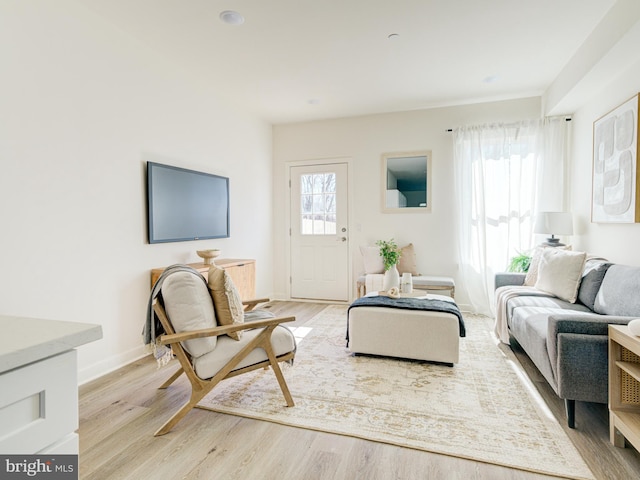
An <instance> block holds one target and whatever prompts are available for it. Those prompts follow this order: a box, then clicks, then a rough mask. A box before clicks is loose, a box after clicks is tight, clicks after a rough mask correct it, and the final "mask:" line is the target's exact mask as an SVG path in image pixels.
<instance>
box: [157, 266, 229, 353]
mask: <svg viewBox="0 0 640 480" xmlns="http://www.w3.org/2000/svg"><path fill="white" fill-rule="evenodd" d="M162 298H163V299H164V304H165V309H166V311H167V315H168V316H169V319H170V320H171V324H172V325H173V329H174V330H175V331H176V333H182V332H190V331H193V330H201V329H204V328H213V327H215V326H216V317H215V313H214V309H213V302H212V300H211V296H210V295H209V291H208V290H207V285H206V284H205V283H204V279H203V278H201V277H199V276H196V275H194V274H193V273H190V272H175V273H172V274H171V275H169V276H168V277H167V278H165V280H164V283H163V284H162ZM216 338H217V337H204V338H194V339H192V340H185V341H184V342H182V346H183V347H184V349H185V350H186V351H187V352H189V353H190V354H191V355H192V356H193V357H199V356H201V355H204V354H206V353H209V352H210V351H212V350H213V349H214V348H215V346H216Z"/></svg>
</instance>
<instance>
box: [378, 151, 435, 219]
mask: <svg viewBox="0 0 640 480" xmlns="http://www.w3.org/2000/svg"><path fill="white" fill-rule="evenodd" d="M382 211H383V212H385V213H403V212H405V213H409V212H431V151H430V150H424V151H420V152H403V153H384V154H382Z"/></svg>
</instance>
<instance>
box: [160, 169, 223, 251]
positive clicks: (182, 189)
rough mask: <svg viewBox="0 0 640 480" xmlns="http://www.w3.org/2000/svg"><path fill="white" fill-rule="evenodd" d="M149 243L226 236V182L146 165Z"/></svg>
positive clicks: (195, 173) (196, 174)
mask: <svg viewBox="0 0 640 480" xmlns="http://www.w3.org/2000/svg"><path fill="white" fill-rule="evenodd" d="M147 219H148V227H149V228H148V232H149V243H163V242H184V241H188V240H204V239H209V238H226V237H228V236H229V179H228V178H227V177H221V176H219V175H213V174H210V173H204V172H196V171H194V170H187V169H185V168H179V167H172V166H170V165H163V164H161V163H154V162H147Z"/></svg>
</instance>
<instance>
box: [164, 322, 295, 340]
mask: <svg viewBox="0 0 640 480" xmlns="http://www.w3.org/2000/svg"><path fill="white" fill-rule="evenodd" d="M295 319H296V317H279V318H268V319H266V320H256V321H255V322H249V323H242V324H238V325H224V326H222V327H213V328H205V329H202V330H193V331H191V332H182V333H174V334H171V335H161V336H160V339H159V342H160V343H161V344H162V345H168V344H171V343H178V342H183V341H185V340H191V339H194V338H202V337H219V336H220V335H226V334H229V333H233V332H239V331H241V330H253V329H255V328H263V327H268V326H270V325H279V324H281V323H285V322H293V321H295Z"/></svg>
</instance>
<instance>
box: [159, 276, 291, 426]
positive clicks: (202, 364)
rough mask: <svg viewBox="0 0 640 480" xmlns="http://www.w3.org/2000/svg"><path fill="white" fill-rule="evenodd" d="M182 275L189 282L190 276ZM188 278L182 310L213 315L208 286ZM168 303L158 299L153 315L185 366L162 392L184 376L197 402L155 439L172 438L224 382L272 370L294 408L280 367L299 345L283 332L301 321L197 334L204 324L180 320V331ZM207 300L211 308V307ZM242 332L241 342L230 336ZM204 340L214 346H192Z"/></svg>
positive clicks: (226, 327) (166, 298) (251, 324)
mask: <svg viewBox="0 0 640 480" xmlns="http://www.w3.org/2000/svg"><path fill="white" fill-rule="evenodd" d="M182 275H183V276H184V275H185V273H182ZM186 275H187V276H186V277H183V279H184V281H185V282H186V284H188V285H187V286H186V287H184V286H181V287H180V288H181V291H180V297H179V301H178V303H179V305H178V306H180V305H187V306H188V307H187V308H192V307H193V306H194V304H193V303H191V302H200V303H201V304H205V305H203V306H204V308H203V311H204V312H207V311H208V310H209V309H211V311H213V310H212V309H213V305H212V303H213V300H212V299H211V296H209V295H208V292H206V290H205V292H206V295H205V294H203V293H202V292H201V291H200V290H201V287H202V288H205V289H206V286H205V284H204V283H202V280H199V281H196V282H195V283H193V282H192V281H190V280H189V274H188V273H187V274H186ZM192 278H193V276H192ZM179 281H180V280H179ZM179 281H178V282H179ZM198 282H199V285H198ZM165 283H167V281H165ZM173 283H174V284H175V283H176V282H173ZM191 290H194V291H197V293H196V294H194V297H193V298H192V299H191V298H190V297H189V295H191V293H192V292H191ZM185 292H186V293H185ZM162 298H163V301H164V305H163V304H162V303H161V302H160V301H159V300H158V299H156V300H154V301H153V311H154V312H155V315H156V316H157V318H158V320H159V321H160V323H161V325H162V327H163V329H164V332H165V333H164V334H163V335H161V336H160V337H159V338H158V342H159V343H160V344H162V345H170V346H171V348H172V350H173V354H174V355H175V357H176V358H177V359H178V361H179V362H180V368H179V369H178V370H177V371H176V372H175V373H174V374H173V375H172V376H171V377H170V378H169V379H168V380H167V381H166V382H165V383H163V384H162V385H161V386H160V387H159V388H161V389H164V388H167V387H168V386H169V385H171V384H172V383H173V382H174V381H175V380H176V379H178V378H179V377H180V376H181V375H182V374H183V373H184V374H186V376H187V378H188V379H189V382H190V383H191V397H190V399H189V401H188V402H187V403H185V404H184V405H183V406H182V407H181V408H180V409H179V410H178V411H177V412H176V413H175V414H174V415H173V416H172V417H171V418H170V419H169V420H168V421H167V422H166V423H165V424H164V425H163V426H162V427H160V429H159V430H158V431H157V432H156V433H155V435H156V436H158V435H164V434H166V433H167V432H169V431H170V430H171V429H172V428H173V427H174V426H175V425H176V424H177V423H178V422H179V421H180V420H181V419H182V418H183V417H184V416H185V415H186V414H187V413H189V411H190V410H191V409H192V408H194V407H198V403H199V402H200V401H201V400H202V399H203V398H204V397H205V396H206V395H207V394H208V393H209V392H211V390H212V389H213V388H214V387H215V386H216V385H217V384H218V383H219V382H220V381H222V380H224V379H226V378H231V377H235V376H237V375H240V374H243V373H247V372H250V371H253V370H256V369H260V368H265V369H267V368H269V366H271V368H272V369H273V372H274V373H275V376H276V379H277V380H278V384H279V385H280V389H281V390H282V393H283V395H284V398H285V400H286V404H287V406H289V407H292V406H294V402H293V398H292V397H291V393H290V392H289V388H288V387H287V384H286V381H285V379H284V376H283V375H282V371H281V370H280V366H279V365H278V363H279V362H283V361H289V360H292V359H293V358H294V356H295V350H296V342H295V338H294V336H293V334H292V333H291V331H290V330H289V329H288V328H285V327H278V326H279V325H280V324H282V323H285V322H292V321H294V320H295V317H282V318H268V319H258V320H253V321H250V322H247V323H239V324H232V325H224V326H213V327H209V328H196V329H191V328H189V325H196V324H198V321H196V322H195V323H194V321H193V315H192V316H191V317H192V318H190V319H188V321H187V322H186V324H185V322H184V321H183V320H182V319H180V320H179V322H178V325H180V326H179V328H176V324H175V322H172V320H171V318H170V317H169V315H168V313H167V311H171V309H172V308H171V304H170V302H171V298H170V297H169V296H168V295H162ZM207 299H208V301H210V302H211V305H206V303H207ZM261 301H264V299H260V300H257V301H249V302H245V303H249V304H251V303H253V306H255V305H256V304H258V303H260V302H261ZM253 306H249V308H253ZM195 307H198V305H195ZM177 316H178V315H176V317H177ZM205 316H206V315H205ZM196 320H199V319H196ZM212 323H215V322H212ZM200 324H201V323H200ZM185 325H186V326H185ZM176 330H180V333H176ZM240 332H242V334H241V337H240V339H239V340H234V339H232V338H230V337H229V334H234V333H236V334H237V333H240ZM203 339H204V341H205V342H208V343H204V344H203V343H200V344H195V345H194V344H193V343H192V344H189V342H193V341H194V340H195V341H196V342H202V341H203ZM190 347H191V348H190ZM211 347H212V348H211Z"/></svg>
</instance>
